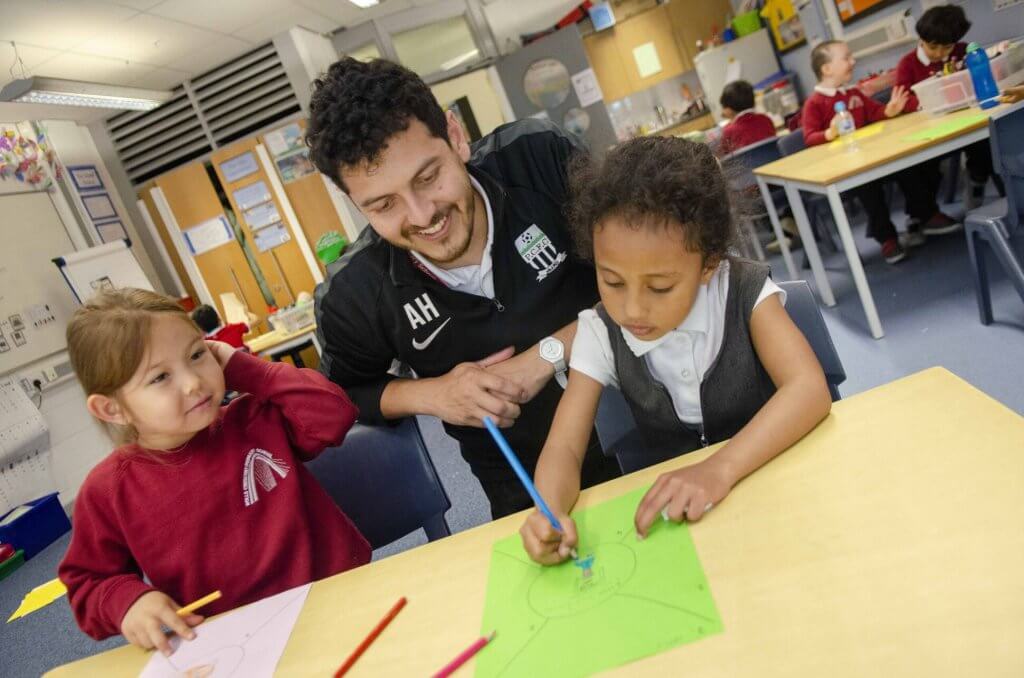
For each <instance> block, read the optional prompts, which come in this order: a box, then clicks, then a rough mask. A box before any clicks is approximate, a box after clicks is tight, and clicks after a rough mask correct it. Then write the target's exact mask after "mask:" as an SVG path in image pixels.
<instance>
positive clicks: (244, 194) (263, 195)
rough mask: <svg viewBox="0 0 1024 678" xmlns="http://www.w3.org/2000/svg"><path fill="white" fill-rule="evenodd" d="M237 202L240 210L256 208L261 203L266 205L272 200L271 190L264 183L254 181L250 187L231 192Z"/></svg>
mask: <svg viewBox="0 0 1024 678" xmlns="http://www.w3.org/2000/svg"><path fill="white" fill-rule="evenodd" d="M231 195H232V197H234V199H235V202H236V203H238V208H239V209H243V210H247V209H249V208H250V207H255V206H256V205H259V204H260V203H264V202H267V201H269V200H270V197H271V196H270V189H269V188H267V185H266V184H265V183H264V182H262V181H254V182H253V183H251V184H249V185H248V186H243V187H242V188H238V189H235V190H234V191H232V192H231Z"/></svg>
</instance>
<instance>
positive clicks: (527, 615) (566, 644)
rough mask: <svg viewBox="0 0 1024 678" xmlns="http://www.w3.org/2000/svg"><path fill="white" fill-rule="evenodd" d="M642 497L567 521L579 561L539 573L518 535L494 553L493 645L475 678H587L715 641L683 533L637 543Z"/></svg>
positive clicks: (677, 527)
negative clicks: (588, 564) (586, 563)
mask: <svg viewBox="0 0 1024 678" xmlns="http://www.w3.org/2000/svg"><path fill="white" fill-rule="evenodd" d="M646 490H647V488H643V489H640V490H637V491H635V492H630V493H629V494H626V495H623V496H621V497H619V498H617V499H613V500H610V501H607V502H605V503H603V504H599V505H597V506H594V507H592V508H589V509H586V510H584V511H580V512H579V513H578V514H577V515H574V516H573V518H574V519H575V521H576V526H577V530H578V533H579V535H580V540H579V543H580V548H579V555H580V557H581V558H583V557H586V556H587V555H589V554H593V555H594V556H595V558H594V565H593V575H592V576H591V577H590V579H585V578H583V576H582V573H581V570H580V568H578V567H577V566H575V565H574V564H573V563H572V562H571V561H567V562H565V563H562V564H561V565H556V566H553V567H544V566H541V565H537V564H536V563H534V562H533V561H531V560H530V558H529V556H527V554H526V551H524V550H523V547H522V543H521V541H520V538H519V535H518V534H515V535H512V536H510V537H508V538H506V539H502V540H500V541H498V542H496V543H495V544H494V550H493V551H492V553H491V568H490V574H489V576H488V580H487V600H486V602H485V605H484V618H483V626H482V627H481V630H482V632H483V633H484V634H487V633H490V632H491V631H492V630H494V631H497V635H496V637H495V639H494V641H492V642H491V643H490V644H489V645H488V646H487V647H486V648H485V649H484V650H483V651H482V652H481V653H480V654H479V655H477V658H476V675H477V676H478V677H483V676H502V677H503V678H504V677H512V676H529V677H530V678H537V677H538V676H546V675H558V676H560V677H561V676H585V675H589V674H592V673H594V672H597V671H602V670H605V669H609V668H612V667H615V666H620V665H622V664H626V663H628V662H631V661H635V660H637V659H640V658H642V657H646V656H648V655H652V654H656V653H658V652H663V651H665V650H668V649H670V648H673V647H677V646H679V645H683V644H684V643H689V642H692V641H694V640H699V639H700V638H703V637H704V636H708V635H711V634H714V633H719V632H721V630H722V620H721V618H720V617H719V615H718V610H717V608H716V607H715V601H714V599H712V597H711V590H710V588H709V587H708V582H707V578H706V577H705V576H704V569H703V568H702V567H701V565H700V560H699V559H698V558H697V551H696V549H695V548H694V545H693V541H692V540H691V539H690V533H689V530H688V529H687V527H686V525H685V524H676V523H666V522H664V521H662V520H661V519H660V518H659V519H658V521H657V522H656V523H655V525H654V527H653V528H652V529H651V531H650V533H649V534H648V536H647V538H646V539H645V540H643V541H637V538H636V532H635V530H634V528H633V516H634V514H635V513H636V507H637V505H638V504H639V503H640V499H641V498H642V497H643V495H644V493H645V492H646Z"/></svg>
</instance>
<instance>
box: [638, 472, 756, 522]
mask: <svg viewBox="0 0 1024 678" xmlns="http://www.w3.org/2000/svg"><path fill="white" fill-rule="evenodd" d="M735 483H736V480H735V478H734V477H733V476H732V474H731V473H729V472H728V469H726V468H724V466H723V465H722V464H721V463H718V462H716V461H715V457H713V456H712V457H709V458H708V459H705V460H704V461H702V462H700V463H697V464H694V465H693V466H687V467H685V468H681V469H679V470H678V471H671V472H669V473H663V474H661V476H659V477H658V479H657V480H656V481H654V485H652V486H651V489H649V490H648V491H647V494H645V495H644V498H643V499H641V500H640V505H639V506H638V507H637V509H636V517H635V518H634V523H635V525H636V533H637V535H638V536H640V537H641V538H643V537H646V536H647V531H648V530H650V529H651V525H653V524H654V521H655V520H657V519H658V518H660V517H661V515H662V511H664V512H665V515H667V516H668V519H669V520H672V521H674V522H677V523H680V522H682V521H683V520H688V521H690V522H696V521H698V520H700V518H701V516H703V515H704V514H705V513H707V512H708V511H709V510H711V508H712V507H713V506H715V505H716V504H718V503H719V502H721V501H722V500H723V499H725V497H726V495H728V494H729V491H730V490H731V489H732V486H733V485H734V484H735Z"/></svg>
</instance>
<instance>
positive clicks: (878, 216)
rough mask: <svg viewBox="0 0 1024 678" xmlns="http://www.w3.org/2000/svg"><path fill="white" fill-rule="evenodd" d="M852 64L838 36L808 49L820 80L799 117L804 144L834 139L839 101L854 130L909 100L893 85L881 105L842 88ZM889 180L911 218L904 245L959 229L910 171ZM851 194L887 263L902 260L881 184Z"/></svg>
mask: <svg viewBox="0 0 1024 678" xmlns="http://www.w3.org/2000/svg"><path fill="white" fill-rule="evenodd" d="M855 63H856V61H855V60H854V58H853V55H851V54H850V48H849V46H848V45H847V44H846V43H845V42H843V41H841V40H828V41H826V42H823V43H821V44H819V45H817V46H816V47H815V48H814V49H813V50H812V51H811V68H812V69H813V70H814V75H815V76H817V78H818V85H817V86H816V87H815V88H814V94H812V95H811V96H810V97H809V98H808V99H807V101H806V103H804V107H803V113H802V115H801V123H802V125H803V128H804V141H805V142H806V143H807V145H808V146H815V145H817V144H823V143H826V142H829V141H832V140H834V139H836V138H838V136H839V130H838V128H837V126H836V125H837V119H836V113H835V105H836V103H838V102H843V103H844V104H846V109H847V110H848V111H849V112H850V115H852V116H853V121H854V124H855V125H856V126H857V127H858V128H861V127H864V126H866V125H869V124H871V123H873V122H878V121H879V120H884V119H886V118H894V117H896V116H897V115H900V114H901V113H902V112H903V107H904V106H905V105H906V103H907V90H906V88H903V87H899V86H897V87H894V88H893V91H892V97H891V98H890V99H889V103H888V104H886V105H884V106H883V105H882V104H880V103H878V102H877V101H875V100H874V99H872V98H871V97H869V96H867V95H866V94H864V93H863V92H861V91H860V90H859V89H857V88H856V87H846V86H845V85H846V84H847V83H848V82H850V80H851V79H852V78H853V66H854V64H855ZM893 178H894V179H895V180H896V183H897V184H899V186H900V189H902V191H903V195H904V197H905V198H906V202H907V212H908V213H909V214H910V215H911V219H912V221H911V223H910V224H909V225H908V226H909V229H908V233H907V237H906V243H907V244H908V245H910V246H916V245H920V244H923V242H924V236H925V235H940V234H943V233H950V232H952V231H954V230H956V229H958V228H960V224H959V223H958V222H956V221H954V220H953V219H951V218H950V217H948V216H946V215H945V214H943V213H942V212H940V211H939V209H938V205H936V204H935V195H934V191H933V190H932V189H931V187H930V186H928V185H927V184H926V182H924V181H922V180H921V178H920V177H919V176H917V174H915V170H914V169H908V170H903V171H902V172H898V173H896V174H895V175H893ZM854 194H855V195H856V196H857V199H858V200H860V202H861V204H862V205H864V211H866V212H867V214H868V231H867V233H868V236H869V237H871V238H873V239H875V240H876V241H878V242H879V243H880V244H881V245H882V255H883V256H884V257H885V260H886V262H888V263H890V264H895V263H897V262H900V261H903V259H905V258H906V256H907V254H906V251H905V250H904V249H903V246H902V245H901V244H900V241H899V238H898V237H897V234H896V227H895V226H893V223H892V221H891V220H890V218H889V206H888V205H887V204H886V202H885V196H884V194H883V192H882V182H881V181H873V182H871V183H869V184H865V185H864V186H861V187H860V188H857V189H855V190H854Z"/></svg>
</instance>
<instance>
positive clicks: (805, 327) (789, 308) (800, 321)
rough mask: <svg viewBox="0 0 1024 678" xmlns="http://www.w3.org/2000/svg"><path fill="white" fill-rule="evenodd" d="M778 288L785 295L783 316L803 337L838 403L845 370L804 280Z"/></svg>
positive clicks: (789, 282) (790, 282)
mask: <svg viewBox="0 0 1024 678" xmlns="http://www.w3.org/2000/svg"><path fill="white" fill-rule="evenodd" d="M779 287H781V288H782V289H783V290H785V291H786V312H787V313H789V317H790V318H792V319H793V323H794V324H795V325H796V326H797V327H799V328H800V331H801V332H803V333H804V337H806V338H807V343H809V344H810V345H811V348H812V349H814V355H816V356H818V362H819V363H821V369H822V371H824V372H825V381H826V382H828V391H829V393H830V394H832V400H833V401H836V400H839V399H840V398H841V396H840V395H839V384H841V383H843V382H844V381H846V370H844V369H843V363H842V361H840V360H839V353H838V352H836V347H835V344H833V343H832V335H830V334H829V333H828V327H827V326H826V325H825V319H824V318H822V317H821V310H820V309H819V308H818V302H816V301H815V300H814V295H813V294H812V293H811V288H810V286H809V285H808V284H807V282H806V281H804V280H790V281H786V282H781V283H779Z"/></svg>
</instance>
